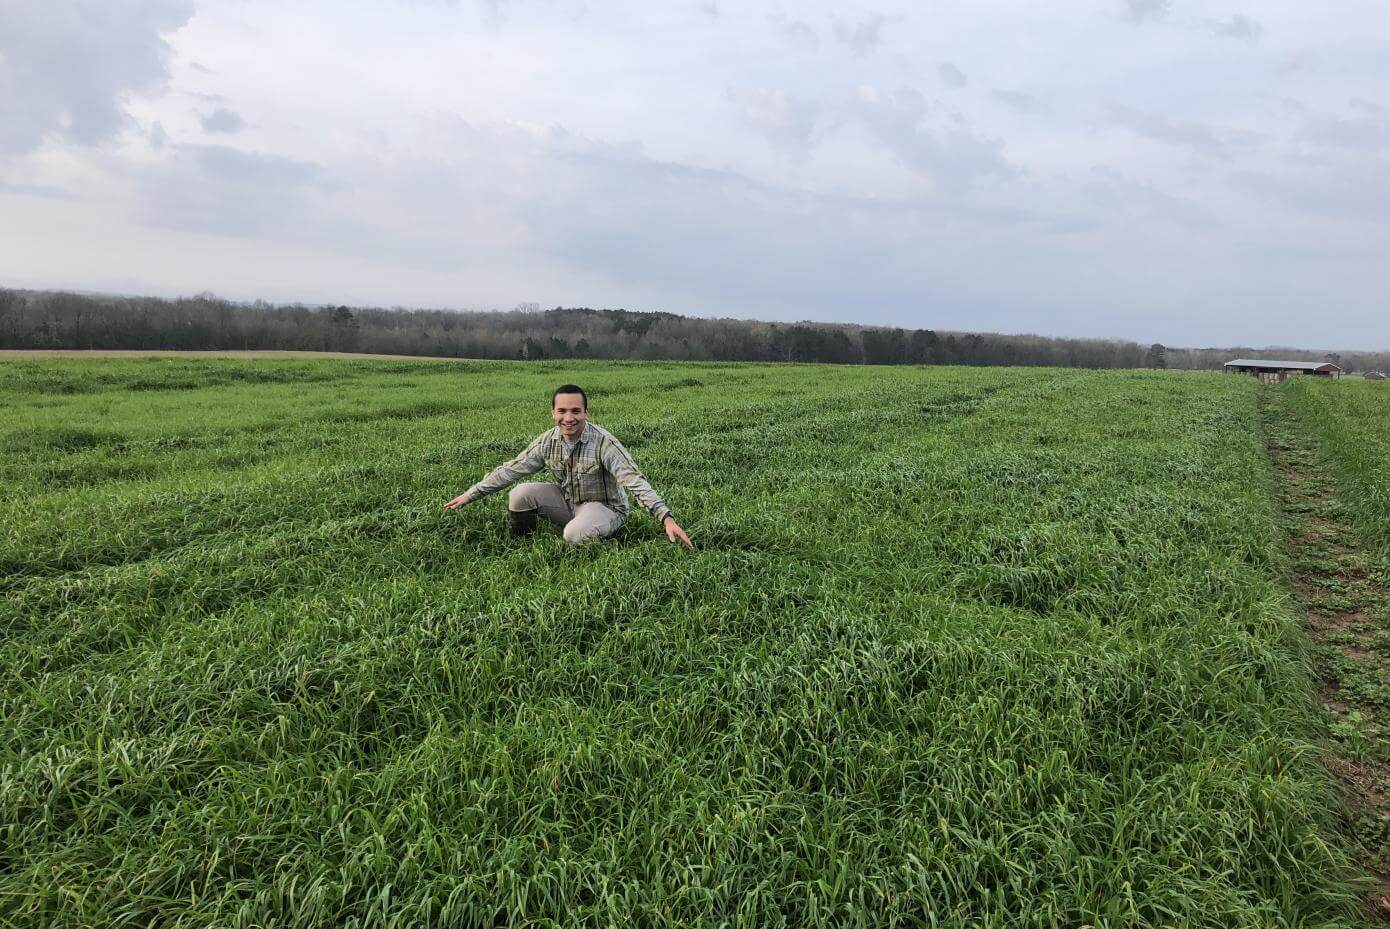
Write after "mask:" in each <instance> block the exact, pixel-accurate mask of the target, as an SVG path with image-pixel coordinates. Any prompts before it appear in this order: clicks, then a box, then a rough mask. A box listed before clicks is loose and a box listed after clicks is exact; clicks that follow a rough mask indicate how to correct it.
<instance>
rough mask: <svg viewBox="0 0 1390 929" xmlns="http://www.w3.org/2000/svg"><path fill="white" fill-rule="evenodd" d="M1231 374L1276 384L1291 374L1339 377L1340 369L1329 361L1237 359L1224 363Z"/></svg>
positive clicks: (1262, 382) (1263, 382)
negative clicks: (1249, 376)
mask: <svg viewBox="0 0 1390 929" xmlns="http://www.w3.org/2000/svg"><path fill="white" fill-rule="evenodd" d="M1226 370H1227V371H1229V372H1231V373H1233V374H1251V375H1254V376H1255V377H1257V378H1259V379H1260V383H1261V384H1278V383H1279V382H1280V381H1282V380H1284V378H1286V377H1288V376H1290V375H1293V374H1312V375H1315V376H1317V377H1341V376H1342V369H1341V368H1339V367H1337V366H1336V365H1334V364H1333V363H1332V362H1330V361H1271V360H1269V359H1266V358H1237V359H1236V360H1235V361H1228V362H1226Z"/></svg>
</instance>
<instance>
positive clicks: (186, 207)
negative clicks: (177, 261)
mask: <svg viewBox="0 0 1390 929" xmlns="http://www.w3.org/2000/svg"><path fill="white" fill-rule="evenodd" d="M165 150H166V151H167V152H168V153H169V154H168V155H167V156H166V157H165V158H164V159H162V160H160V161H159V162H156V163H154V164H149V165H143V166H140V167H139V168H136V169H135V172H134V173H135V178H136V194H137V203H138V210H139V218H140V219H141V221H142V222H144V223H146V224H148V225H152V226H163V227H167V228H172V229H183V230H189V231H195V232H211V233H216V234H221V235H243V236H244V235H258V234H264V233H271V232H275V231H277V230H282V229H283V228H284V226H285V225H286V224H287V223H288V222H289V221H290V220H291V219H292V218H293V217H294V215H295V213H296V211H298V210H299V209H301V207H302V206H303V204H304V202H305V200H306V198H307V197H309V196H310V195H312V194H314V193H315V192H322V191H326V190H328V189H330V188H331V187H332V184H331V183H330V182H329V180H328V177H327V175H326V173H325V172H324V170H323V168H322V167H320V166H319V165H317V164H314V163H313V162H309V161H302V160H299V159H295V158H285V157H283V156H280V155H270V154H264V153H260V152H243V151H240V150H238V149H234V148H229V147H227V146H224V145H174V146H167V147H166V149H165Z"/></svg>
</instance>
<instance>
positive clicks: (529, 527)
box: [507, 510, 536, 539]
mask: <svg viewBox="0 0 1390 929" xmlns="http://www.w3.org/2000/svg"><path fill="white" fill-rule="evenodd" d="M507 518H508V519H509V520H510V521H511V530H512V538H514V539H519V538H521V537H522V536H527V535H530V534H531V533H533V532H535V531H536V511H535V510H508V511H507Z"/></svg>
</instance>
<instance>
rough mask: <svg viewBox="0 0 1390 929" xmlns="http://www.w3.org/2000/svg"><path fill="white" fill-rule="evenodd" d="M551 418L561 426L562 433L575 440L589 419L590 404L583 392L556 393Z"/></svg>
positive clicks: (551, 407) (569, 439)
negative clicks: (587, 402)
mask: <svg viewBox="0 0 1390 929" xmlns="http://www.w3.org/2000/svg"><path fill="white" fill-rule="evenodd" d="M550 418H551V419H553V420H555V425H557V426H559V427H560V434H561V435H562V436H564V437H565V438H566V439H567V440H568V441H570V442H573V441H574V440H575V439H578V438H579V434H580V433H581V432H583V431H584V424H585V423H586V422H588V421H589V406H588V404H586V403H585V402H584V395H583V394H556V395H555V399H554V401H553V402H552V403H551V405H550Z"/></svg>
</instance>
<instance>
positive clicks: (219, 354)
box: [0, 348, 473, 361]
mask: <svg viewBox="0 0 1390 929" xmlns="http://www.w3.org/2000/svg"><path fill="white" fill-rule="evenodd" d="M6 358H13V359H23V358H304V359H313V358H346V359H348V360H350V361H351V360H364V361H472V360H473V359H470V358H455V357H453V356H450V355H371V354H367V353H365V352H292V351H207V352H186V351H174V350H165V349H155V348H113V349H106V348H0V359H6Z"/></svg>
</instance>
